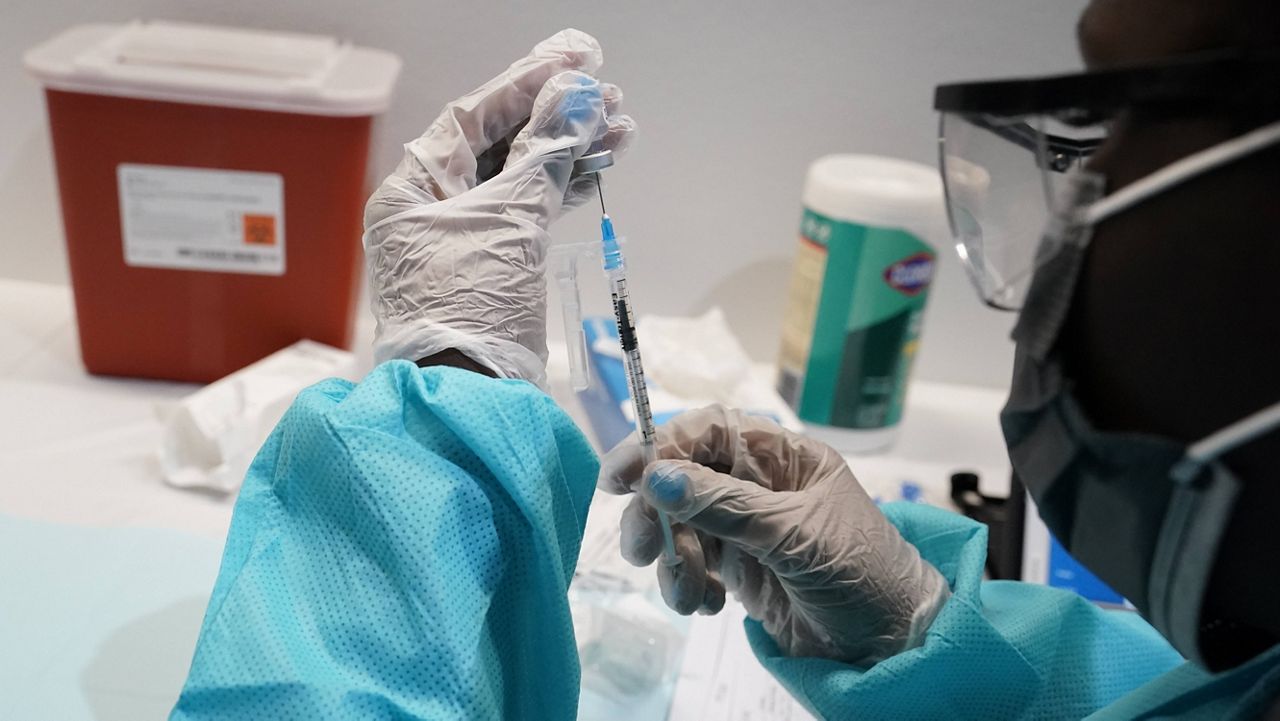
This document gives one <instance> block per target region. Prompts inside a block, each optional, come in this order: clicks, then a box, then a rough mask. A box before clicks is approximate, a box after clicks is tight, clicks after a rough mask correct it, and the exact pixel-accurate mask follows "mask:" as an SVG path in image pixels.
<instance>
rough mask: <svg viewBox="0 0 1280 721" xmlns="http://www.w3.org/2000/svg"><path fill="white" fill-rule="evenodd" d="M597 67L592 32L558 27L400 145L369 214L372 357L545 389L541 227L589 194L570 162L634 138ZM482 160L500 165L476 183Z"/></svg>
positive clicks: (590, 187) (617, 148) (589, 186)
mask: <svg viewBox="0 0 1280 721" xmlns="http://www.w3.org/2000/svg"><path fill="white" fill-rule="evenodd" d="M602 61H603V54H602V53H601V50H600V45H599V43H597V42H596V40H595V38H593V37H591V36H590V35H587V34H586V33H583V32H580V31H578V30H565V31H562V32H560V33H558V34H556V35H554V36H552V37H550V38H548V39H547V40H544V41H543V42H541V43H539V44H538V45H537V46H536V47H535V48H534V49H533V51H532V52H531V53H530V54H529V56H528V57H525V58H524V59H522V60H518V61H516V62H515V63H514V64H512V65H511V67H509V68H507V70H506V72H503V73H502V74H500V75H498V76H497V77H496V78H494V79H493V80H490V81H489V82H487V83H485V84H484V85H483V86H481V87H480V88H479V89H478V90H475V91H473V92H471V93H468V94H467V95H465V96H463V97H462V98H460V99H458V100H456V101H454V102H452V103H450V104H449V105H448V106H446V107H445V109H444V112H442V113H441V114H440V117H439V118H437V119H436V121H435V122H434V123H432V124H431V126H430V127H429V128H427V130H426V132H424V133H423V134H422V137H420V138H418V139H417V140H414V141H413V142H411V143H409V144H407V145H405V154H404V159H403V160H402V161H401V162H400V165H399V166H398V167H397V168H396V170H395V172H394V173H392V174H391V175H390V176H389V177H388V178H387V179H386V180H384V181H383V183H382V186H381V187H380V188H378V190H377V192H375V193H374V194H373V197H372V198H370V199H369V203H368V205H367V206H366V208H365V220H364V224H365V233H364V248H365V262H366V268H367V271H368V274H369V285H370V292H371V295H372V305H373V313H374V317H375V318H376V320H377V331H376V335H375V337H374V357H375V360H376V361H378V362H382V361H385V360H388V359H392V358H404V359H408V360H417V359H420V358H424V357H426V356H430V355H433V354H435V353H439V352H441V351H444V350H448V349H457V350H459V351H461V352H462V353H464V354H466V355H467V356H468V357H470V358H471V359H472V360H474V361H476V362H477V363H480V364H481V365H483V366H485V367H487V368H489V369H491V370H493V371H494V372H495V373H496V374H497V375H498V376H500V377H505V378H524V379H526V380H529V381H533V382H534V383H536V384H538V385H540V386H544V387H545V375H546V361H547V347H546V282H545V279H544V277H543V269H544V262H545V255H546V248H547V245H548V243H549V242H550V236H549V235H548V233H547V228H548V226H549V225H550V224H551V223H552V222H553V221H555V219H556V218H557V217H559V216H560V214H561V213H562V212H563V211H564V210H565V209H566V208H569V207H572V206H574V205H576V204H579V203H581V202H583V201H584V200H586V199H587V198H589V197H591V195H592V194H594V193H595V186H594V182H595V181H594V179H593V178H592V177H591V176H580V177H578V178H573V179H571V178H570V173H571V172H572V170H573V161H574V160H576V159H577V158H578V157H580V156H581V155H582V154H583V153H584V152H586V151H587V150H588V149H589V148H590V147H592V146H593V144H594V147H595V148H600V147H603V148H608V149H611V150H613V151H614V153H615V155H620V154H621V153H622V152H623V151H625V150H626V148H627V145H628V143H629V141H630V139H631V137H632V136H633V134H634V130H635V124H634V123H633V122H632V121H631V118H629V117H627V116H625V115H620V114H618V112H617V111H618V106H619V104H620V103H621V100H622V94H621V92H620V91H619V90H618V88H617V87H616V86H613V85H609V84H605V83H600V82H597V81H596V80H595V79H593V78H592V77H591V73H594V72H595V71H596V70H598V69H599V67H600V64H601V62H602ZM526 120H528V123H527V124H526V125H524V128H523V129H522V130H520V131H519V133H518V134H515V136H514V138H511V136H512V134H513V133H515V130H516V128H518V127H520V125H521V123H524V122H525V121H526ZM508 139H510V148H509V150H508V151H507V155H506V158H505V162H503V159H502V158H501V157H497V158H495V157H494V156H495V153H497V152H500V151H501V149H503V148H505V147H506V142H507V140H508ZM482 160H483V161H489V162H497V163H501V165H500V167H501V171H500V172H498V173H497V175H496V176H494V177H493V178H491V179H489V180H487V181H484V182H482V183H478V179H477V169H478V165H479V164H480V162H481V161H482Z"/></svg>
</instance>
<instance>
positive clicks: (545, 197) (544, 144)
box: [475, 72, 606, 230]
mask: <svg viewBox="0 0 1280 721" xmlns="http://www.w3.org/2000/svg"><path fill="white" fill-rule="evenodd" d="M605 127H606V126H605V121H604V100H603V97H602V95H601V92H600V84H599V83H598V82H596V80H595V79H594V78H592V77H591V76H589V75H584V74H582V73H576V72H566V73H561V74H559V75H557V76H555V77H554V78H551V79H550V80H548V81H547V84H546V85H545V86H543V88H542V92H541V93H540V94H539V95H538V99H537V100H536V101H534V108H533V115H532V116H531V118H530V120H529V124H528V125H526V126H524V129H522V130H521V131H520V133H519V134H518V135H517V136H516V138H515V140H513V141H512V142H511V151H510V153H508V154H507V162H506V164H505V166H504V167H503V169H502V172H501V173H499V174H498V175H497V176H496V177H494V178H493V180H491V181H490V182H488V183H486V184H485V185H483V186H481V187H480V188H477V189H476V191H475V192H477V193H480V194H481V197H483V198H487V199H489V200H491V201H493V203H494V204H495V205H500V206H501V208H502V212H503V214H504V215H507V216H511V217H515V218H519V219H521V220H523V221H526V222H528V223H530V224H532V225H534V226H536V227H538V228H541V229H543V230H545V229H546V228H547V227H548V226H550V224H551V223H552V222H553V221H554V220H555V219H556V218H558V217H559V216H560V213H561V212H562V211H563V209H564V200H565V195H566V193H567V192H568V189H569V181H570V177H571V173H572V172H573V162H574V160H576V159H577V158H578V157H580V156H581V155H582V154H583V153H584V152H586V150H587V148H588V147H589V146H590V145H591V144H592V143H593V142H595V141H596V140H597V139H599V138H600V137H601V136H602V135H603V134H604V132H605Z"/></svg>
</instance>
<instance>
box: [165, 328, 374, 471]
mask: <svg viewBox="0 0 1280 721" xmlns="http://www.w3.org/2000/svg"><path fill="white" fill-rule="evenodd" d="M355 365H356V363H355V355H354V354H352V353H350V352H348V351H344V350H339V349H337V348H333V347H331V346H327V345H324V344H322V343H316V342H314V341H309V340H303V341H298V342H297V343H294V344H293V345H291V346H289V347H288V348H284V349H282V350H279V351H277V352H275V353H273V354H271V355H269V356H267V357H266V358H263V359H262V360H260V361H258V362H256V363H253V364H252V365H248V366H245V367H244V368H241V369H240V370H238V371H236V372H235V373H232V374H231V375H229V376H227V377H226V378H223V379H221V380H218V381H215V382H214V383H211V384H209V385H207V386H205V387H204V388H201V389H200V390H198V391H196V392H195V393H192V394H191V395H189V396H187V397H186V398H184V399H182V400H181V401H178V403H177V404H176V406H173V407H169V408H166V409H161V411H160V412H161V415H162V417H163V418H164V432H163V434H162V437H161V441H160V448H159V451H158V456H159V461H160V469H161V471H162V472H163V474H164V480H165V482H167V483H169V484H170V485H173V486H177V487H179V488H199V489H206V490H212V491H217V492H221V493H231V492H233V491H235V490H236V489H238V488H239V487H240V483H241V481H243V480H244V474H245V472H246V471H247V470H248V469H249V464H250V463H251V462H252V461H253V457H254V455H256V454H257V452H258V448H259V447H261V446H262V443H263V442H264V441H265V440H266V439H267V436H268V435H270V434H271V430H272V429H273V428H275V425H276V423H278V422H279V420H280V418H281V416H283V415H284V412H285V411H286V410H288V408H289V404H291V403H292V402H293V399H294V397H295V396H296V395H297V394H298V391H300V390H302V389H303V388H306V387H307V386H309V385H312V384H314V383H317V382H319V381H321V380H324V379H325V378H332V377H345V378H350V376H352V375H354V373H355Z"/></svg>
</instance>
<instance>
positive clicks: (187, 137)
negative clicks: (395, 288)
mask: <svg viewBox="0 0 1280 721" xmlns="http://www.w3.org/2000/svg"><path fill="white" fill-rule="evenodd" d="M25 64H26V67H27V69H28V71H30V72H31V73H32V74H33V75H35V76H36V77H37V78H38V79H39V80H40V81H41V83H43V85H44V87H45V98H46V101H47V102H48V107H49V126H50V130H51V134H52V139H53V153H54V160H55V164H56V166H57V176H58V190H59V195H60V199H61V205H62V221H63V227H64V230H65V232H66V239H67V255H68V258H69V260H70V266H71V281H72V286H73V290H74V293H75V307H76V316H77V323H78V326H79V331H80V350H81V355H82V357H83V359H84V364H85V366H86V367H87V368H88V370H89V371H90V372H91V373H102V374H109V375H124V376H142V377H147V378H167V379H174V380H183V381H212V380H214V379H217V378H220V377H222V376H225V375H227V374H228V373H231V372H232V371H234V370H236V369H238V368H241V367H243V366H245V365H248V364H249V363H252V362H253V361H255V360H257V359H259V358H262V357H263V356H265V355H268V354H270V353H272V352H274V351H276V350H278V349H280V348H283V347H285V346H287V345H289V344H291V343H293V342H295V341H297V340H300V339H303V338H309V339H312V340H315V341H319V342H321V343H327V344H329V345H333V346H339V347H349V346H350V343H351V335H352V325H353V322H354V318H355V310H356V309H355V304H356V298H357V295H358V288H359V278H360V273H361V267H362V262H361V248H360V232H361V213H362V210H363V206H364V199H365V197H366V196H367V188H366V183H365V177H366V166H367V161H368V149H369V136H370V129H371V125H372V123H373V120H374V118H375V117H377V116H378V115H380V114H381V113H382V112H383V111H385V110H386V109H387V106H388V104H389V103H390V99H391V91H392V88H393V86H394V84H395V79H396V75H397V74H398V72H399V69H400V61H399V59H398V58H396V56H394V55H392V54H390V53H387V52H383V51H379V50H371V49H368V48H361V47H353V46H352V45H350V44H348V43H345V42H340V41H338V40H335V39H334V38H328V37H318V36H310V35H298V34H286V33H274V32H261V31H248V30H236V29H230V28H216V27H207V26H198V25H186V24H175V23H160V22H147V23H143V22H138V23H132V24H127V25H84V26H80V27H75V28H72V29H70V30H67V31H66V32H64V33H62V34H61V35H58V36H57V37H55V38H53V39H52V40H49V41H47V42H45V43H44V44H42V45H40V46H39V47H36V48H34V49H32V50H31V51H29V52H28V53H27V54H26V57H25Z"/></svg>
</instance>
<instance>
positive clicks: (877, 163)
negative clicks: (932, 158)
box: [802, 154, 946, 238]
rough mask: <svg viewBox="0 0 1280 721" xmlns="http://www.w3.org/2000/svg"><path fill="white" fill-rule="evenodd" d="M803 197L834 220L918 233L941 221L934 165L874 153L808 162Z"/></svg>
mask: <svg viewBox="0 0 1280 721" xmlns="http://www.w3.org/2000/svg"><path fill="white" fill-rule="evenodd" d="M802 202H803V203H804V205H805V207H806V208H808V209H809V210H812V211H813V212H815V213H818V214H820V215H825V216H827V217H829V218H832V219H833V220H843V221H846V222H850V223H859V224H862V225H869V226H878V227H886V228H902V229H904V230H909V231H912V232H914V233H916V234H917V235H921V236H923V237H926V238H927V237H930V236H936V234H937V233H938V232H939V231H940V230H941V229H943V228H945V227H946V214H945V213H946V210H945V206H944V198H943V192H942V180H941V178H939V176H938V171H937V170H936V169H935V168H931V167H929V166H927V165H922V164H920V163H914V162H911V161H909V160H899V159H897V158H886V157H883V156H878V155H853V154H842V155H826V156H823V157H821V158H818V159H817V160H815V161H813V163H812V164H811V165H810V166H809V174H808V176H807V177H806V178H805V183H804V195H803V199H802Z"/></svg>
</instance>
